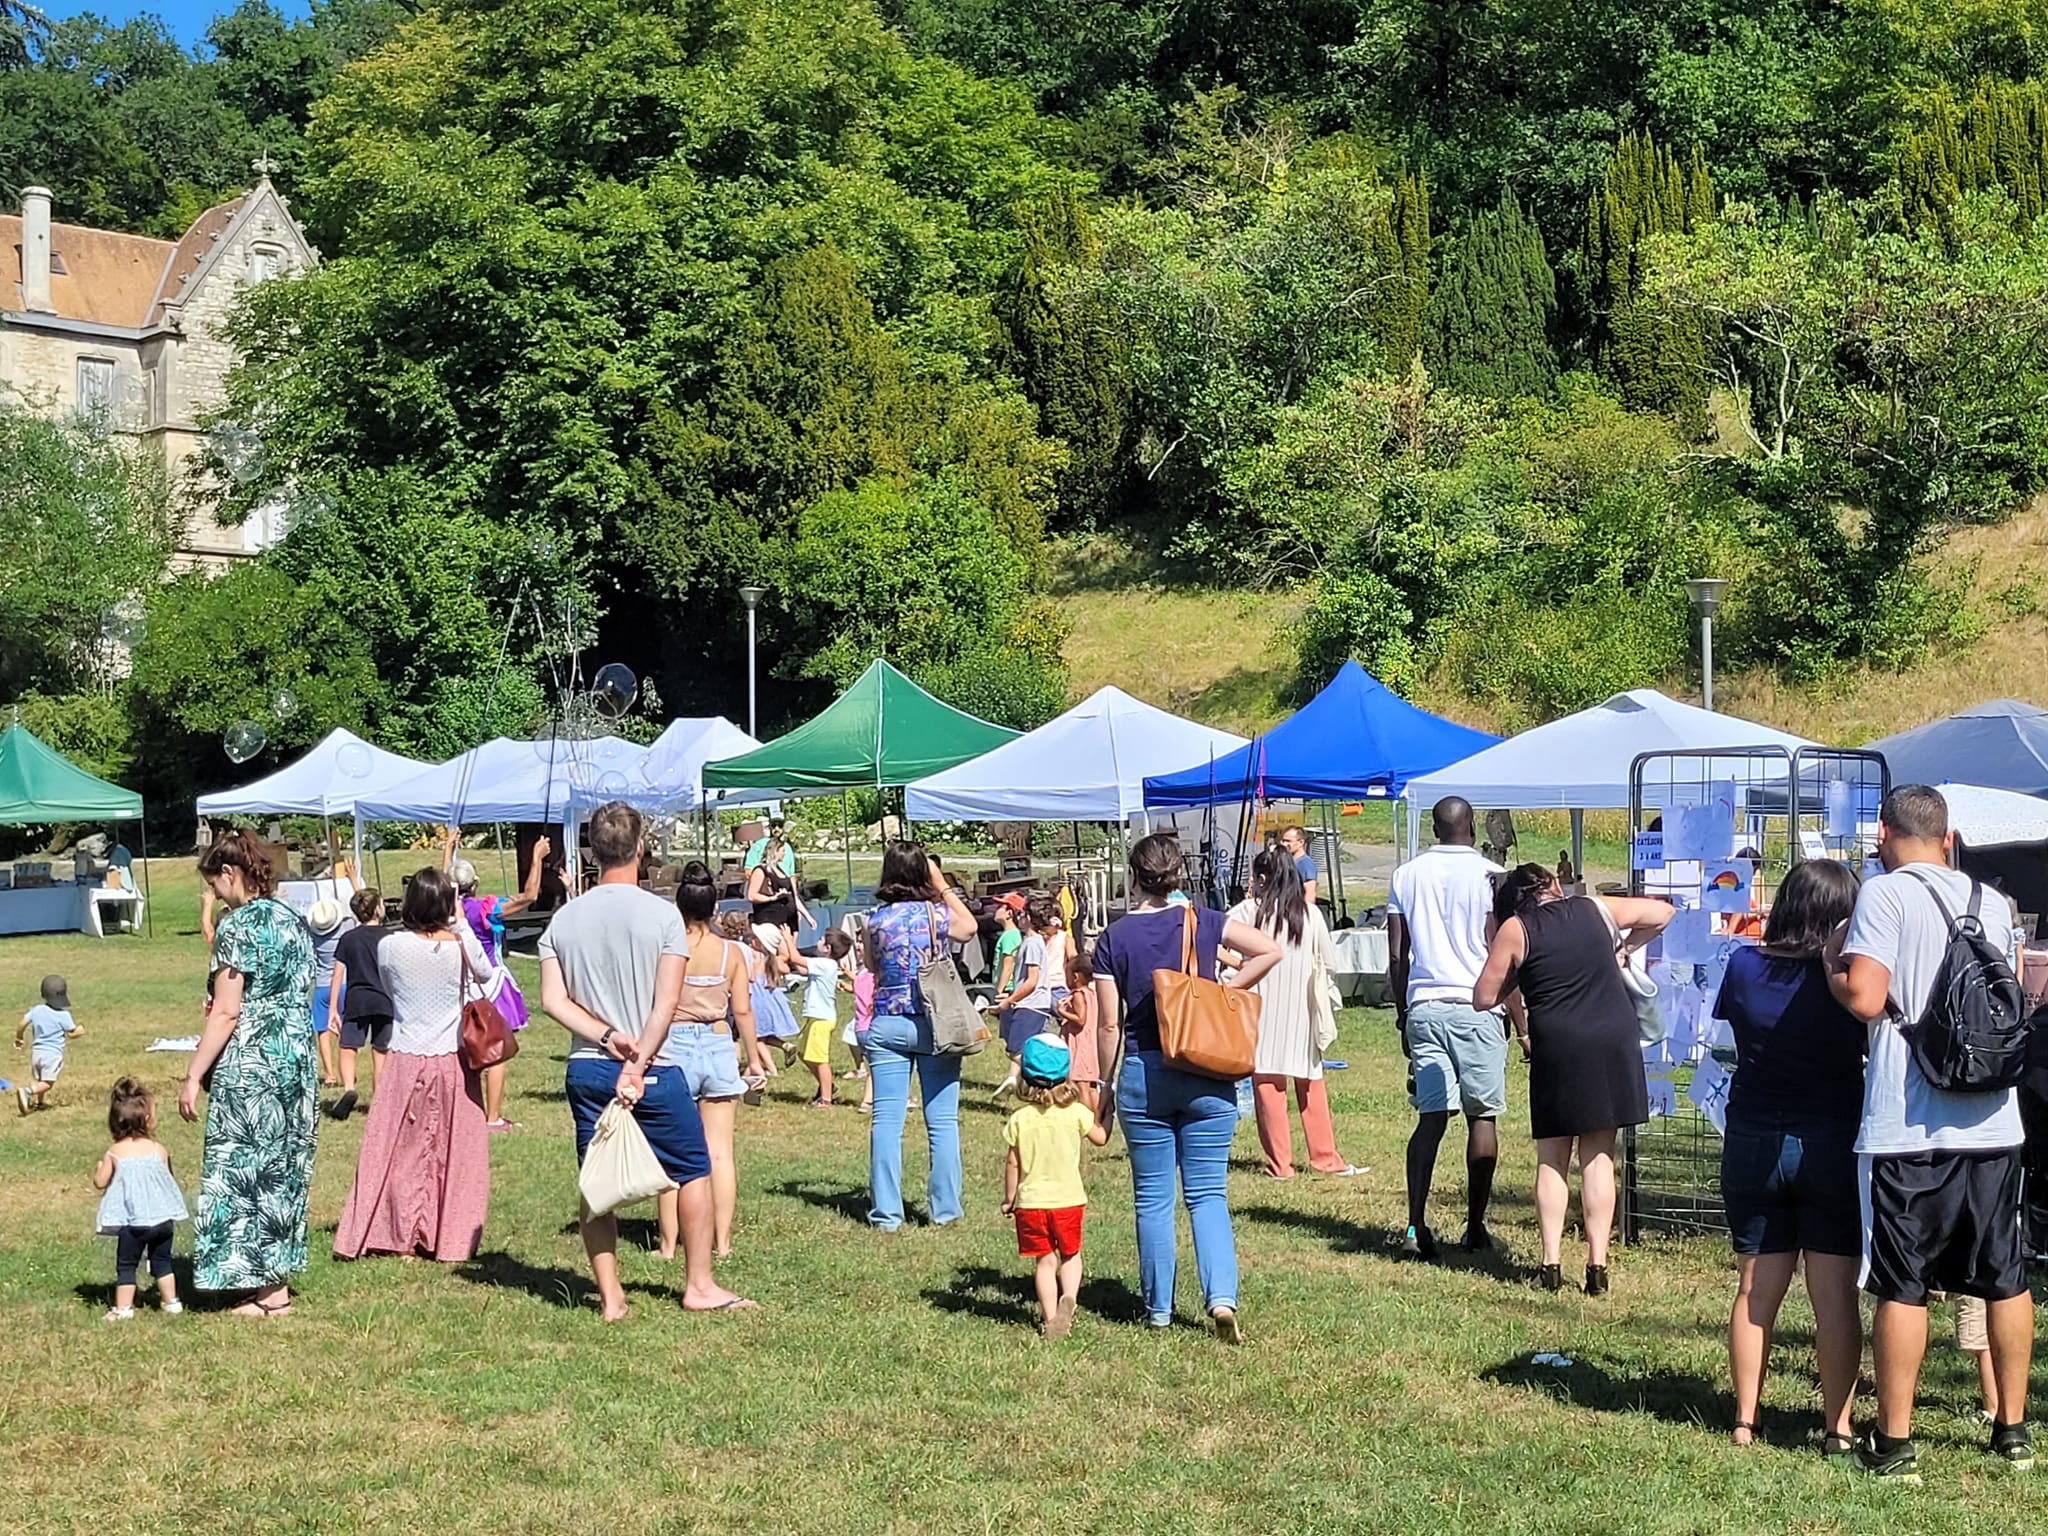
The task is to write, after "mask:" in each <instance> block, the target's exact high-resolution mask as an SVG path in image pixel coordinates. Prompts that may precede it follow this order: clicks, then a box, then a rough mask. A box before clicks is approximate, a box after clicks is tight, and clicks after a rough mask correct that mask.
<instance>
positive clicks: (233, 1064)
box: [192, 896, 319, 1291]
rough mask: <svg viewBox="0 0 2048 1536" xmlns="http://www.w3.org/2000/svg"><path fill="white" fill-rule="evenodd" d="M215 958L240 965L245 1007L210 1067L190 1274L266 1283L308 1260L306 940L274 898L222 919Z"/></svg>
mask: <svg viewBox="0 0 2048 1536" xmlns="http://www.w3.org/2000/svg"><path fill="white" fill-rule="evenodd" d="M213 963H214V967H215V968H216V969H220V968H222V967H226V968H229V969H233V970H236V971H240V972H241V973H242V978H243V980H242V1016H241V1018H239V1019H238V1020H236V1022H235V1032H234V1033H233V1034H232V1035H230V1036H228V1043H227V1045H226V1046H225V1047H224V1048H223V1049H222V1051H221V1053H220V1057H219V1059H218V1060H217V1061H215V1062H214V1064H213V1085H212V1087H211V1088H210V1089H209V1090H208V1093H207V1102H206V1146H205V1153H204V1156H203V1158H202V1159H201V1162H200V1167H199V1211H198V1215H197V1216H196V1217H195V1218H194V1221H193V1224H192V1278H193V1283H194V1284H195V1285H197V1286H198V1288H199V1289H200V1290H202V1291H244V1290H256V1289H259V1288H261V1287H264V1286H271V1285H275V1284H277V1283H278V1282H279V1281H281V1280H283V1279H284V1278H285V1277H286V1276H287V1275H293V1274H297V1273H298V1272H299V1271H301V1270H303V1269H304V1268H305V1267H306V1205H307V1200H308V1197H309V1194H310V1188H311V1185H312V1180H313V1141H314V1135H315V1128H316V1126H317V1125H318V1124H319V1113H318V1110H319V1097H318V1094H319V1084H318V1078H317V1075H316V1073H315V1070H314V1059H313V1035H312V1033H311V1032H310V1031H309V1030H308V1029H307V1028H306V1008H307V1000H308V999H309V998H310V997H311V996H312V995H313V940H312V936H311V935H310V934H309V933H308V932H307V931H306V925H305V923H303V922H302V921H300V919H299V917H298V914H297V913H295V912H293V911H292V910H291V908H289V907H287V906H285V905H284V903H283V902H281V901H278V900H277V899H276V898H275V897H269V896H265V897H261V898H259V899H258V900H255V901H251V902H247V903H245V904H244V905H242V906H239V907H237V908H235V909H234V911H232V912H230V913H229V914H228V915H227V916H226V917H225V918H224V919H222V921H221V924H220V927H219V929H218V930H217V932H216V933H215V935H214V941H213Z"/></svg>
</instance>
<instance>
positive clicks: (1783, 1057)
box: [1714, 859, 1864, 1456]
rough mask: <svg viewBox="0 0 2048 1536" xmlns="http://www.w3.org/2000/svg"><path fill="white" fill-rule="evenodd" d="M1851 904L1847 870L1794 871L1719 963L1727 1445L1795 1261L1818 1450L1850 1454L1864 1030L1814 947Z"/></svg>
mask: <svg viewBox="0 0 2048 1536" xmlns="http://www.w3.org/2000/svg"><path fill="white" fill-rule="evenodd" d="M1855 905H1856V876H1855V875H1854V873H1852V872H1851V871H1850V869H1849V868H1848V866H1847V865H1844V864H1839V863H1836V862H1834V861H1832V860H1828V859H1808V860H1805V861H1803V862H1801V863H1799V864H1796V865H1794V866H1793V867H1792V870H1791V873H1790V874H1788V875H1787V876H1786V877H1785V883H1784V884H1783V885H1782V886H1780V887H1779V888H1778V896H1777V900H1776V901H1775V902H1773V903H1772V905H1771V911H1770V916H1769V917H1768V918H1767V919H1766V920H1765V923H1764V942H1763V947H1762V948H1761V949H1751V948H1748V947H1746V946H1745V947H1743V948H1739V949H1737V950H1736V951H1735V953H1734V955H1733V956H1731V957H1730V959H1729V962H1728V973H1727V975H1726V977H1725V978H1724V979H1723V981H1722V983H1721V993H1720V1001H1719V1002H1718V1003H1717V1004H1716V1005H1715V1010H1714V1011H1715V1015H1716V1016H1717V1017H1719V1018H1723V1019H1726V1020H1727V1021H1728V1024H1729V1026H1730V1028H1731V1029H1732V1030H1733V1032H1734V1035H1735V1057H1736V1067H1735V1075H1734V1078H1733V1080H1732V1082H1731V1083H1730V1086H1729V1090H1728V1128H1727V1135H1726V1138H1725V1140H1724V1141H1723V1143H1722V1148H1721V1198H1722V1201H1723V1203H1724V1204H1725V1205H1726V1207H1727V1211H1728V1232H1729V1236H1730V1238H1731V1240H1732V1241H1733V1242H1734V1245H1735V1255H1736V1265H1737V1269H1738V1273H1739V1276H1740V1278H1739V1280H1738V1282H1737V1287H1736V1292H1735V1306H1734V1310H1733V1312H1732V1313H1731V1315H1730V1317H1729V1321H1728V1364H1729V1369H1730V1371H1731V1373H1732V1375H1733V1377H1734V1383H1735V1443H1736V1444H1737V1445H1748V1444H1749V1443H1750V1441H1751V1440H1752V1439H1753V1438H1754V1436H1755V1434H1756V1425H1757V1405H1758V1402H1759V1401H1760V1399H1761V1398H1762V1396H1763V1385H1764V1365H1765V1361H1766V1360H1767V1358H1768V1357H1769V1355H1770V1350H1771V1328H1772V1325H1773V1324H1775V1323H1776V1321H1777V1318H1778V1306H1779V1303H1781V1302H1782V1301H1783V1300H1784V1299H1785V1292H1786V1290H1787V1289H1788V1288H1789V1287H1790V1286H1791V1284H1792V1275H1793V1272H1794V1270H1795V1269H1797V1267H1798V1265H1799V1261H1800V1259H1801V1258H1802V1257H1803V1258H1804V1259H1805V1260H1806V1290H1807V1294H1808V1296H1810V1297H1811V1298H1812V1301H1813V1318H1814V1352H1815V1354H1816V1355H1817V1356H1818V1357H1819V1363H1820V1392H1821V1409H1822V1415H1823V1429H1824V1431H1825V1437H1824V1439H1823V1441H1822V1451H1823V1454H1826V1455H1830V1456H1845V1455H1847V1454H1848V1452H1849V1447H1850V1445H1851V1443H1852V1442H1851V1441H1850V1438H1849V1409H1850V1404H1851V1400H1852V1399H1853V1397H1854V1396H1855V1391H1856V1373H1857V1370H1858V1368H1859V1366H1860V1363H1861V1359H1862V1351H1863V1331H1862V1318H1861V1315H1860V1314H1859V1313H1858V1311H1857V1307H1856V1271H1857V1268H1858V1265H1859V1263H1860V1261H1861V1257H1862V1251H1863V1217H1862V1204H1861V1197H1860V1195H1859V1193H1858V1189H1857V1173H1856V1154H1855V1152H1854V1150H1853V1149H1854V1147H1855V1144H1856V1127H1857V1122H1858V1120H1859V1118H1860V1117H1861V1114H1862V1108H1863V1050H1864V1029H1863V1025H1862V1024H1861V1023H1860V1022H1858V1021H1857V1020H1856V1019H1855V1018H1854V1017H1853V1016H1852V1015H1851V1014H1849V1013H1848V1011H1847V1010H1845V1009H1844V1008H1843V1007H1842V1006H1841V1004H1839V1003H1837V1002H1836V1001H1835V999H1834V996H1833V995H1832V994H1831V993H1830V992H1829V991H1828V983H1827V975H1826V972H1825V971H1824V969H1823V962H1822V960H1821V958H1820V956H1821V946H1822V945H1823V944H1825V943H1826V942H1827V939H1828V935H1829V934H1831V933H1832V932H1833V931H1834V930H1835V928H1836V926H1837V925H1838V924H1840V923H1842V922H1844V921H1846V920H1847V918H1848V916H1849V913H1850V910H1851V909H1852V908H1853V907H1854V906H1855Z"/></svg>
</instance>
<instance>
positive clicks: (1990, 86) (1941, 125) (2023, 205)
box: [1897, 80, 2048, 229]
mask: <svg viewBox="0 0 2048 1536" xmlns="http://www.w3.org/2000/svg"><path fill="white" fill-rule="evenodd" d="M1897 180H1898V187H1899V209H1900V216H1901V217H1902V218H1903V219H1904V220H1905V223H1906V225H1907V227H1908V228H1921V227H1925V226H1928V225H1933V226H1935V227H1937V228H1941V229H1946V228H1947V227H1948V223H1949V219H1950V216H1951V213H1952V212H1953V210H1954V208H1955V202H1956V198H1957V196H1958V195H1959V194H1961V193H1964V192H1979V191H1983V190H1986V189H1988V188H1991V187H1998V188H2000V189H2002V190H2003V191H2004V192H2005V194H2006V195H2007V196H2008V197H2010V198H2011V199H2012V202H2013V206H2014V208H2016V209H2017V210H2018V211H2019V214H2020V217H2022V218H2024V219H2028V220H2033V219H2037V218H2039V217H2040V216H2041V214H2042V213H2043V212H2044V211H2048V92H2044V91H2043V89H2042V87H2041V85H2040V84H2039V83H2038V82H2036V81H2032V80H2029V81H2026V82H2024V83H2022V84H2017V85H2016V84H2013V83H2012V82H2010V81H2005V80H1980V81H1979V82H1978V83H1977V89H1976V91H1975V93H1974V94H1973V95H1972V96H1971V97H1970V102H1969V105H1968V106H1966V107H1964V108H1963V109H1962V111H1961V112H1960V113H1958V112H1957V110H1956V106H1955V102H1954V101H1953V99H1951V98H1950V97H1949V95H1948V93H1947V92H1945V91H1944V92H1943V93H1942V94H1940V95H1938V96H1937V97H1935V99H1934V107H1933V110H1932V111H1931V112H1930V113H1929V114H1928V119H1927V122H1926V123H1925V124H1923V125H1922V126H1921V127H1920V128H1919V129H1918V130H1917V131H1916V132H1914V133H1912V134H1911V135H1909V136H1908V137H1907V139H1906V142H1905V144H1904V145H1903V146H1902V147H1901V148H1900V151H1899V163H1898V170H1897Z"/></svg>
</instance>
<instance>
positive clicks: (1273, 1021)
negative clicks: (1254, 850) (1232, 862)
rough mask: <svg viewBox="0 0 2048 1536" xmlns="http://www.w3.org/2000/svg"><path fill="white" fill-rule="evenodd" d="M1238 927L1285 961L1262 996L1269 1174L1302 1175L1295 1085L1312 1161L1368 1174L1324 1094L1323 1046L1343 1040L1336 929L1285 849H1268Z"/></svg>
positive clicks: (1261, 1092)
mask: <svg viewBox="0 0 2048 1536" xmlns="http://www.w3.org/2000/svg"><path fill="white" fill-rule="evenodd" d="M1229 915H1230V918H1231V920H1232V921H1233V922H1240V923H1244V924H1247V925H1248V926H1251V927H1255V928H1257V929H1259V930H1260V931H1261V932H1263V933H1266V934H1269V935H1270V936H1271V937H1272V938H1273V939H1274V940H1275V942H1277V943H1278V944H1279V946H1280V963H1279V964H1278V965H1276V966H1274V967H1273V969H1272V970H1270V971H1268V972H1267V973H1266V974H1265V976H1263V977H1262V978H1261V979H1260V981H1259V984H1258V986H1257V988H1256V989H1255V990H1256V991H1257V992H1258V994H1259V1048H1258V1053H1257V1055H1256V1057H1255V1058H1254V1061H1255V1064H1254V1066H1253V1068H1252V1095H1253V1102H1254V1103H1255V1104H1256V1106H1257V1108H1258V1122H1259V1146H1260V1148H1261V1149H1262V1150H1263V1151H1264V1152H1265V1155H1266V1177H1267V1178H1269V1179H1291V1178H1293V1177H1294V1129H1293V1127H1292V1126H1291V1125H1289V1123H1288V1118H1287V1087H1288V1084H1289V1083H1290V1082H1291V1083H1292V1084H1293V1085H1294V1099H1295V1103H1296V1105H1297V1106H1298V1107H1299V1109H1300V1111H1301V1128H1302V1131H1303V1133H1304V1134H1305V1135H1306V1136H1307V1138H1308V1164H1309V1167H1311V1168H1313V1169H1315V1171H1316V1172H1318V1173H1328V1174H1334V1175H1336V1176H1337V1177H1338V1178H1349V1177H1350V1176H1351V1175H1353V1174H1355V1173H1359V1172H1362V1171H1363V1170H1361V1169H1358V1168H1354V1167H1352V1166H1351V1164H1349V1163H1347V1162H1346V1161H1344V1158H1343V1156H1342V1155H1341V1154H1340V1153H1339V1152H1338V1151H1337V1133H1336V1129H1335V1127H1333V1126H1332V1125H1331V1123H1330V1101H1329V1098H1328V1096H1327V1095H1326V1094H1325V1093H1324V1091H1323V1049H1324V1047H1325V1046H1327V1045H1328V1044H1329V1043H1330V1041H1331V1040H1332V1039H1334V1038H1335V1037H1336V1015H1335V1013H1334V1012H1333V1010H1332V1007H1331V1004H1330V1001H1329V997H1328V991H1329V985H1330V979H1329V978H1330V970H1331V960H1332V954H1331V946H1330V929H1329V925H1328V924H1327V923H1325V922H1324V921H1323V914H1322V913H1321V912H1320V911H1319V910H1317V908H1315V907H1314V906H1313V905H1311V904H1310V902H1309V900H1308V895H1307V892H1306V891H1305V890H1304V889H1303V887H1302V883H1301V875H1300V874H1299V872H1297V870H1296V869H1295V866H1294V860H1293V859H1292V858H1291V857H1289V855H1288V854H1287V853H1286V851H1285V850H1281V849H1272V848H1268V849H1266V850H1265V851H1264V852H1262V853H1260V854H1259V856H1258V857H1257V858H1256V859H1254V860H1253V861H1252V895H1251V896H1250V897H1248V898H1247V899H1245V900H1244V901H1241V902H1239V903H1238V904H1237V905H1236V906H1234V907H1232V908H1231V909H1230V914H1229Z"/></svg>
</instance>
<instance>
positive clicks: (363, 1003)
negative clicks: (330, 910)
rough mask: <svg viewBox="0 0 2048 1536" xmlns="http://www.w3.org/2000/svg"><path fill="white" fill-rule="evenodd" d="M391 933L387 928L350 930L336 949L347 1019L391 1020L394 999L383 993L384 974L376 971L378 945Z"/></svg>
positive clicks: (335, 954)
mask: <svg viewBox="0 0 2048 1536" xmlns="http://www.w3.org/2000/svg"><path fill="white" fill-rule="evenodd" d="M389 932H391V930H390V929H389V928H384V927H369V926H362V927H356V928H351V929H349V931H348V932H347V933H344V934H343V935H342V936H341V940H340V942H339V943H337V944H336V945H335V946H334V963H335V964H336V965H338V966H340V967H342V981H343V986H344V990H343V992H342V996H341V1016H342V1017H343V1018H344V1019H388V1018H390V1017H391V998H390V996H389V994H387V993H386V992H385V990H384V976H383V973H382V972H381V971H379V970H378V969H377V945H378V943H379V942H380V941H381V940H382V939H383V937H384V935H385V934H387V933H389Z"/></svg>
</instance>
